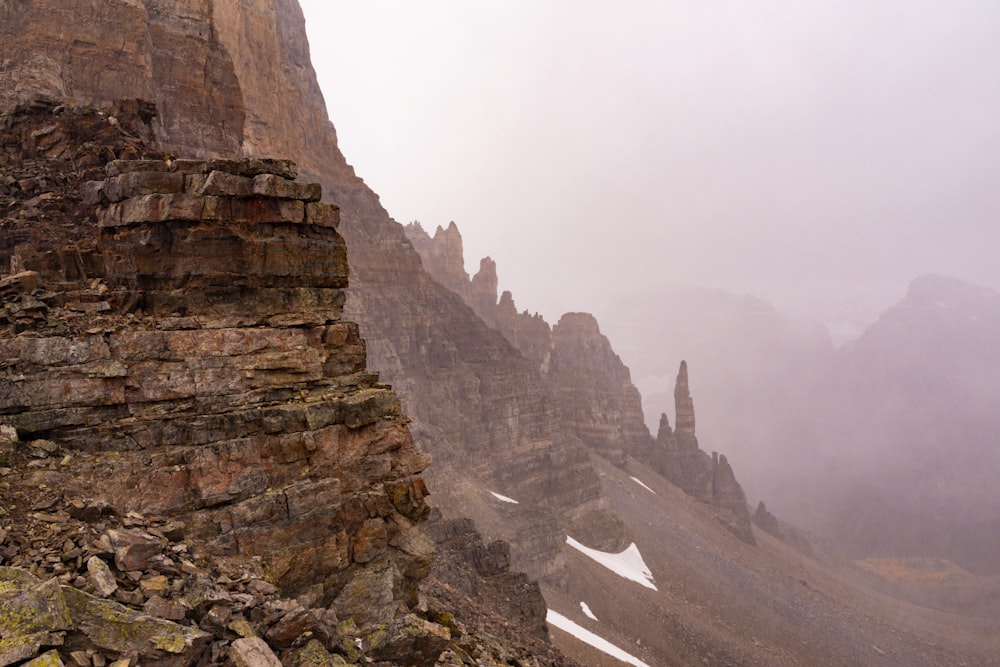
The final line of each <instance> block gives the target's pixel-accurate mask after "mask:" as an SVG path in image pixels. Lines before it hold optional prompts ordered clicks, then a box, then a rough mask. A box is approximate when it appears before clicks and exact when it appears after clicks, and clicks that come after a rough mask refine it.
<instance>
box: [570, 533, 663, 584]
mask: <svg viewBox="0 0 1000 667" xmlns="http://www.w3.org/2000/svg"><path fill="white" fill-rule="evenodd" d="M566 544H568V545H570V546H571V547H573V548H574V549H576V550H577V551H579V552H580V553H582V554H583V555H585V556H587V557H588V558H591V559H593V560H595V561H597V562H598V563H600V564H601V565H603V566H604V567H606V568H608V569H609V570H611V571H612V572H614V573H615V574H617V575H618V576H619V577H624V578H625V579H628V580H630V581H634V582H636V583H637V584H639V585H640V586H645V587H646V588H652V589H653V590H654V591H655V590H657V589H656V586H655V585H654V580H653V573H652V572H650V571H649V567H648V566H647V565H646V562H645V561H644V560H642V554H641V553H639V547H637V546H636V545H635V542H633V543H632V544H630V545H629V546H628V549H626V550H625V551H623V552H621V553H620V554H609V553H605V552H603V551H598V550H596V549H590V548H588V547H585V546H583V545H582V544H580V543H579V542H577V541H576V540H574V539H573V538H572V537H570V536H569V535H567V536H566Z"/></svg>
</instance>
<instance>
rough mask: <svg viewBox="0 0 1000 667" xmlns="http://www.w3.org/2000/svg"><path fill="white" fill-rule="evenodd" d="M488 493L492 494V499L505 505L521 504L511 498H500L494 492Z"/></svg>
mask: <svg viewBox="0 0 1000 667" xmlns="http://www.w3.org/2000/svg"><path fill="white" fill-rule="evenodd" d="M490 493H492V494H493V497H494V498H496V499H497V500H501V501H503V502H505V503H510V504H512V505H520V504H521V503H519V502H517V501H516V500H514V499H513V498H508V497H507V496H501V495H500V494H499V493H497V492H496V491H490Z"/></svg>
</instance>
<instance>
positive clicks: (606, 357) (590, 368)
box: [405, 223, 754, 546]
mask: <svg viewBox="0 0 1000 667" xmlns="http://www.w3.org/2000/svg"><path fill="white" fill-rule="evenodd" d="M405 229H406V233H407V235H408V237H409V238H410V239H411V241H412V242H413V244H414V248H416V249H417V250H418V251H419V252H420V253H421V258H422V260H423V262H424V264H425V266H426V267H427V268H428V270H429V271H430V272H431V273H432V274H433V275H434V276H435V277H436V278H438V279H439V280H440V281H441V282H442V284H445V285H447V286H449V288H450V289H452V291H454V292H455V293H456V294H458V295H460V296H462V297H463V299H465V300H466V303H467V304H468V305H469V306H470V307H472V308H473V309H475V310H476V312H477V313H478V314H479V315H480V316H481V317H482V318H483V319H484V320H485V321H487V322H490V323H491V324H493V326H495V327H496V330H497V331H499V332H501V333H502V334H503V335H504V337H506V338H507V339H508V340H509V341H510V342H511V343H512V344H513V345H515V346H517V347H518V349H520V350H521V352H522V353H523V354H524V355H525V356H527V357H528V358H530V359H532V360H533V361H534V362H535V363H536V364H537V365H538V368H539V370H540V372H541V373H542V374H543V376H544V378H545V380H546V382H547V384H548V385H549V387H550V388H551V390H552V392H553V394H554V395H555V400H556V413H557V414H556V417H557V424H558V428H559V429H560V430H562V431H563V432H566V433H568V434H570V435H571V436H572V437H573V438H575V439H577V440H579V441H580V442H582V443H583V444H585V445H586V446H587V447H588V448H589V449H590V450H591V451H593V452H595V453H597V454H599V455H601V456H603V457H605V458H608V459H610V460H612V461H613V462H615V463H616V464H617V465H619V466H622V465H625V463H626V462H627V460H628V459H629V458H633V459H636V460H638V461H641V462H643V463H646V464H648V465H650V466H651V467H652V468H653V469H654V470H656V471H657V472H659V473H660V474H662V475H663V476H664V477H666V478H667V479H668V480H669V481H671V482H673V483H674V484H676V485H677V486H679V487H681V488H682V489H683V490H684V491H685V492H687V493H688V494H690V495H692V496H694V497H695V498H698V499H699V500H701V501H702V502H705V503H708V504H711V505H713V506H715V507H718V508H719V509H720V510H721V511H722V513H721V515H720V519H721V520H722V521H723V522H724V523H725V524H726V525H727V526H729V527H730V528H731V530H732V531H733V532H734V533H735V534H737V535H738V536H739V537H740V538H741V539H743V540H745V541H747V542H750V543H751V544H752V543H753V542H754V538H753V532H752V528H751V523H750V513H749V509H748V508H747V506H746V496H745V494H744V493H743V489H742V487H741V486H740V484H739V482H737V481H736V477H735V475H734V473H733V470H732V467H731V466H730V465H729V462H728V461H727V460H726V457H725V456H719V455H718V454H716V453H713V454H712V455H711V456H709V455H708V454H707V453H706V452H704V451H702V450H701V449H700V448H699V446H698V439H697V437H696V436H695V413H694V401H693V400H692V398H691V393H690V389H689V387H688V372H687V363H686V362H681V367H680V371H679V373H678V376H677V383H676V387H675V391H674V397H675V411H676V419H677V424H678V426H677V431H676V432H674V430H673V429H671V428H670V424H669V421H668V420H667V417H666V415H663V417H662V419H661V422H660V431H659V433H658V435H657V438H656V440H655V441H654V440H653V438H652V436H651V435H650V433H649V430H648V429H647V428H646V425H645V423H644V419H643V412H642V397H641V396H640V395H639V391H638V390H637V389H636V388H635V386H634V385H633V384H632V380H631V377H630V374H629V370H628V368H627V367H626V366H625V365H624V364H623V363H622V361H621V359H620V358H619V356H618V355H617V354H615V351H614V349H613V348H612V347H611V343H610V341H609V340H608V339H607V337H606V336H604V335H603V334H602V333H601V331H600V327H599V325H598V323H597V320H596V319H595V318H594V316H593V315H590V314H589V313H567V314H565V315H563V316H562V318H560V320H559V322H558V323H557V324H556V325H555V326H554V327H552V328H550V327H549V325H548V323H546V322H545V320H544V319H543V318H542V317H540V316H539V315H537V314H535V315H529V314H528V312H527V311H524V312H522V313H518V312H517V309H516V308H515V307H514V301H513V298H512V297H511V295H510V293H509V292H505V293H504V294H503V295H502V296H501V298H500V300H499V302H498V301H497V295H496V289H497V288H496V265H495V264H494V263H493V262H492V260H489V258H487V259H485V260H483V262H482V264H481V266H480V272H479V273H477V274H476V276H474V277H473V278H471V279H470V278H469V276H468V274H467V273H466V272H465V268H464V266H465V262H464V258H463V257H462V254H461V253H462V237H461V234H460V233H459V231H458V228H457V226H456V225H455V223H451V225H449V227H448V229H447V230H444V229H442V228H441V227H438V229H437V231H436V233H435V234H434V236H433V237H431V236H429V235H428V234H427V233H426V232H425V231H424V229H423V227H421V226H420V224H419V223H411V224H409V225H407V226H406V228H405ZM623 546H624V545H623Z"/></svg>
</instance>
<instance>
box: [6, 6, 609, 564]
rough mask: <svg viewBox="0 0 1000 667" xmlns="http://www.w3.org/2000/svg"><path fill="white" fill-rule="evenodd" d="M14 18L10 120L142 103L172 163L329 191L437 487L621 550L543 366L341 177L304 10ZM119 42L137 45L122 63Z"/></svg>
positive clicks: (383, 356) (356, 297) (369, 333)
mask: <svg viewBox="0 0 1000 667" xmlns="http://www.w3.org/2000/svg"><path fill="white" fill-rule="evenodd" d="M4 11H5V12H6V16H5V18H6V19H7V20H6V21H5V22H4V24H3V28H2V29H3V30H4V31H5V32H4V39H3V42H2V43H3V53H2V55H3V62H4V63H5V64H4V65H3V67H4V68H5V69H4V72H5V76H3V77H0V103H10V102H13V101H15V100H21V99H25V98H27V97H28V96H30V95H31V94H34V93H38V92H42V93H46V94H58V95H59V96H60V97H63V98H70V99H73V100H75V101H76V102H77V103H102V102H104V101H106V100H109V99H114V98H119V97H143V98H145V99H150V100H152V101H153V102H155V103H156V108H157V109H158V110H159V116H158V117H157V118H156V119H154V120H153V129H154V130H155V132H156V136H157V138H158V140H159V141H160V143H161V146H162V148H163V150H166V151H170V152H171V153H174V154H176V155H178V156H184V157H200V158H206V157H212V156H215V155H219V154H229V153H231V152H232V151H234V150H236V151H239V152H243V153H244V154H256V155H261V154H263V155H269V154H277V155H285V156H288V157H290V158H292V159H294V160H295V161H296V162H297V163H298V164H299V166H300V169H301V171H302V173H303V175H305V176H307V177H309V178H315V179H316V180H318V181H319V182H320V183H322V185H323V188H324V191H325V193H326V196H327V197H329V198H331V199H332V200H335V201H337V203H338V205H339V206H340V207H341V220H342V224H341V227H340V230H341V232H342V233H343V234H344V237H345V239H346V240H347V243H348V245H349V247H350V249H351V252H350V257H349V261H350V263H351V274H352V287H351V290H350V293H349V298H348V300H347V303H346V306H345V312H346V314H347V316H348V317H350V318H351V319H352V320H354V321H357V322H358V323H359V324H360V325H361V327H362V329H363V331H364V335H365V339H366V340H367V342H368V355H369V359H370V361H371V363H372V365H373V366H376V367H378V368H379V369H380V371H381V372H382V373H383V377H384V378H385V379H386V380H388V381H389V382H391V383H392V384H393V385H394V386H395V387H396V388H397V390H398V391H399V393H400V396H401V398H402V401H403V404H404V406H405V408H406V412H407V414H408V415H410V416H412V417H413V426H412V432H413V434H414V437H415V438H416V439H417V441H418V444H419V445H420V446H421V447H422V448H424V449H425V450H426V451H429V452H430V453H431V454H433V455H434V457H435V459H436V460H437V462H438V464H437V465H436V466H435V468H434V470H433V471H432V472H431V473H430V474H431V475H432V476H434V478H435V481H437V482H438V483H439V484H453V485H454V480H455V479H456V478H457V477H458V475H456V473H455V468H456V467H457V468H459V469H460V470H461V476H462V478H463V479H466V478H468V479H479V480H481V482H480V483H481V484H482V485H489V486H491V487H494V488H501V489H504V490H505V491H507V492H508V493H510V494H511V495H517V496H519V497H521V498H524V499H525V500H529V501H537V502H539V503H541V505H542V506H543V507H545V508H548V509H547V510H545V511H546V512H548V513H549V514H548V516H547V518H544V519H542V522H543V523H545V524H551V525H553V526H563V525H566V524H567V522H568V523H569V524H574V525H578V526H579V527H578V529H577V531H576V532H577V534H580V535H582V536H587V535H591V536H593V538H594V540H595V544H597V545H604V546H611V545H613V544H616V543H617V541H619V540H620V539H621V535H622V529H621V527H620V525H618V524H617V520H616V519H615V518H614V517H612V516H610V515H609V514H608V513H607V512H606V511H605V510H604V508H603V500H602V499H601V494H600V491H599V483H598V479H597V475H596V473H595V472H594V470H593V468H592V466H591V465H590V464H589V461H588V454H587V452H586V450H585V449H584V448H583V447H582V446H581V445H580V444H579V443H578V442H576V441H575V440H574V439H572V438H568V437H566V436H565V434H563V433H561V432H559V431H558V429H556V428H555V427H554V420H553V418H554V415H555V409H556V406H555V405H554V402H553V397H552V394H551V392H550V390H549V388H548V387H547V385H546V383H545V382H544V380H543V379H542V378H541V376H540V375H539V373H538V371H537V368H536V366H535V364H533V363H532V362H531V361H530V360H528V359H525V358H524V357H523V356H522V355H520V354H519V353H518V352H517V350H516V349H515V348H513V347H512V346H511V345H510V344H509V343H508V342H507V341H506V340H504V338H503V337H502V336H500V335H499V334H497V333H496V332H495V331H493V330H492V329H490V328H489V327H488V326H487V325H486V324H484V323H483V322H482V320H480V319H479V318H478V317H476V315H475V314H474V313H473V312H472V311H471V310H469V309H468V308H467V307H466V306H465V305H464V304H463V303H462V301H461V299H459V298H458V297H457V296H455V295H454V294H453V293H452V292H451V291H449V290H447V289H445V288H444V287H442V286H441V285H440V284H439V283H438V282H437V281H435V280H434V279H432V278H431V277H430V275H428V274H427V273H426V271H424V270H423V268H422V265H421V261H420V258H419V256H418V255H417V253H416V252H414V250H413V248H412V246H411V244H410V242H409V241H408V240H407V239H406V236H405V235H404V233H403V230H402V228H401V227H400V226H399V225H398V224H396V223H395V222H393V221H392V220H391V219H390V218H389V216H388V214H387V213H386V212H385V210H384V209H383V208H382V207H381V205H380V204H379V202H378V197H377V196H376V195H375V194H374V193H372V192H371V190H369V189H368V188H367V187H366V186H365V185H364V183H363V182H362V181H361V180H360V179H359V178H357V177H356V176H355V175H354V173H353V170H351V168H350V167H348V166H347V164H346V161H345V160H344V158H343V156H342V155H341V154H340V151H339V149H338V148H337V145H336V134H335V132H334V130H333V126H332V125H331V124H330V122H329V120H328V119H327V118H326V114H325V109H324V104H323V99H322V95H321V94H320V91H319V88H318V86H317V84H316V80H315V75H314V73H313V71H312V68H311V66H310V65H309V62H308V53H307V48H306V39H305V31H304V21H303V18H302V14H301V10H300V9H299V7H298V5H297V3H296V2H294V0H261V1H254V2H251V1H250V0H242V1H225V2H224V1H223V0H217V1H213V2H210V1H208V0H202V1H196V0H191V1H190V2H186V3H182V4H177V3H172V4H171V3H164V2H157V1H156V0H148V1H143V2H135V1H128V2H126V1H125V0H120V1H118V2H115V1H112V0H104V1H98V0H94V1H92V2H79V3H72V4H71V5H70V6H66V5H65V4H58V3H48V2H36V3H16V4H13V5H11V4H9V3H8V4H6V5H5V6H4ZM122 41H124V42H127V43H128V44H129V45H134V46H130V47H129V48H128V49H126V50H125V51H122V49H121V48H120V43H121V42H122ZM65 44H70V47H69V48H64V46H65ZM60 45H62V46H60ZM112 63H113V66H112V65H111V64H112ZM108 67H110V68H111V69H110V70H108V69H107V68H108ZM106 71H112V72H115V73H116V75H115V76H113V77H111V76H107V75H106V74H105V72H106ZM203 86H205V87H207V88H206V89H210V90H211V91H212V92H211V95H209V96H208V97H206V95H205V94H204V90H203V89H202V87H203ZM471 488H472V485H471V484H470V485H469V489H471ZM616 526H617V527H616ZM522 528H524V527H518V526H513V525H506V524H502V523H498V524H497V529H498V530H499V531H501V532H500V533H499V534H498V535H497V536H499V537H506V538H508V539H511V541H512V542H514V543H515V544H522V545H523V546H524V547H525V548H524V549H516V550H515V553H516V554H518V556H517V558H522V559H526V560H522V561H518V562H517V564H518V565H519V566H521V567H528V568H529V570H530V571H532V572H534V573H536V574H545V575H548V576H553V577H557V578H558V577H559V576H561V575H560V574H559V571H560V567H561V566H560V564H559V557H558V554H557V552H558V550H559V542H558V539H555V538H553V537H551V536H550V537H546V538H544V539H542V538H541V537H540V536H536V538H532V537H531V535H532V534H533V532H535V531H533V530H529V529H523V530H522ZM558 530H559V529H558V528H557V529H556V531H558ZM525 541H527V543H526V542H525Z"/></svg>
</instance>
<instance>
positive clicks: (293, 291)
mask: <svg viewBox="0 0 1000 667" xmlns="http://www.w3.org/2000/svg"><path fill="white" fill-rule="evenodd" d="M267 169H273V170H275V171H280V172H281V174H275V175H274V177H275V178H281V179H284V178H285V175H289V174H291V173H293V172H294V168H293V167H292V166H291V165H289V164H288V163H287V162H282V161H268V160H250V161H246V162H243V161H239V160H236V161H213V162H208V163H205V162H198V161H190V160H185V161H181V160H174V161H169V162H168V161H163V162H156V161H155V160H146V161H137V163H136V164H135V165H124V164H121V163H114V165H113V166H112V167H111V168H110V169H109V173H114V174H116V175H114V176H109V177H108V178H107V179H106V180H105V181H104V182H103V184H102V185H101V186H100V187H97V188H91V189H90V191H92V192H94V191H97V192H102V193H105V195H104V199H103V201H105V202H107V203H106V205H105V206H104V208H102V209H101V210H99V211H98V212H97V217H98V218H99V219H102V220H106V219H108V217H109V216H114V215H116V213H115V211H122V212H123V213H122V215H121V219H120V225H115V226H104V227H103V228H101V229H100V231H98V229H99V228H98V227H97V226H93V225H92V226H90V227H89V229H90V231H91V233H92V234H93V235H94V236H95V237H97V239H96V240H97V241H98V243H96V244H94V245H87V242H86V239H84V240H83V242H82V243H81V245H80V246H76V247H71V248H69V249H68V250H69V251H70V252H79V253H84V254H86V256H87V257H88V260H87V262H83V263H79V264H75V265H67V264H65V263H64V262H61V261H60V262H56V261H52V260H51V259H50V258H51V257H53V256H55V253H58V252H63V250H62V249H59V248H58V246H56V245H55V239H51V240H50V241H49V243H51V247H52V248H53V250H52V251H51V254H46V255H40V254H39V253H38V252H37V250H36V249H34V248H24V247H21V246H19V247H17V248H15V250H14V261H15V263H17V264H18V265H22V266H24V267H25V268H26V269H27V270H29V271H33V272H34V273H32V274H30V275H31V276H37V279H36V280H34V282H32V281H28V280H21V281H20V282H19V283H17V284H16V286H15V287H16V289H14V291H13V293H12V295H11V296H9V297H8V298H7V299H8V302H9V301H10V300H11V299H16V300H17V301H18V303H22V302H23V301H24V299H25V298H27V297H30V296H31V294H43V292H42V290H48V292H45V293H44V294H51V296H45V298H46V301H45V302H41V305H42V307H43V308H44V309H45V319H44V320H39V321H35V322H34V324H33V325H32V328H31V330H30V331H28V330H26V329H25V330H23V331H22V333H23V335H21V336H16V337H15V336H13V333H14V331H15V327H14V325H13V324H11V323H9V322H7V323H4V322H0V367H2V369H3V370H4V379H2V380H0V419H2V421H3V423H4V424H5V425H7V426H8V427H13V428H14V429H16V432H17V433H18V434H20V435H21V436H23V438H25V439H27V440H29V441H31V440H37V439H38V435H37V434H39V433H44V434H45V438H46V441H51V442H52V443H53V445H54V447H55V448H56V451H64V452H68V453H69V454H70V456H69V457H67V458H66V461H65V463H64V464H63V465H62V466H60V467H59V468H57V469H54V470H53V471H52V473H51V475H50V478H48V479H47V482H48V484H49V485H50V486H57V487H58V488H60V489H63V490H64V491H65V492H66V493H70V494H73V495H74V496H75V497H80V498H86V499H87V503H89V504H91V505H96V506H103V507H107V508H109V509H110V510H111V511H114V512H116V513H117V514H119V515H121V516H124V515H126V514H128V513H129V512H137V513H139V514H140V515H158V516H167V517H175V518H177V519H181V520H182V521H183V522H184V523H185V524H186V526H187V529H186V531H185V534H186V536H187V538H188V539H191V540H193V541H194V543H195V545H196V546H195V547H194V551H195V555H196V556H204V557H212V558H217V557H222V556H224V557H236V558H241V557H242V558H254V557H259V558H266V559H267V561H268V567H269V572H270V574H271V576H273V577H274V578H275V580H276V581H278V582H280V584H281V585H282V586H283V588H284V589H285V590H286V591H293V592H294V591H296V590H299V589H304V588H308V587H314V586H315V585H316V584H318V583H319V584H324V589H325V590H326V591H327V597H328V598H329V599H330V600H332V599H333V598H334V597H335V596H336V595H337V594H338V591H340V590H341V589H343V588H344V587H345V586H347V585H349V584H350V581H351V580H352V577H353V576H354V573H355V572H358V571H359V568H362V567H364V566H365V565H366V564H367V563H369V562H370V561H372V560H375V559H379V560H380V561H381V562H384V563H386V564H387V569H386V571H387V572H390V573H391V578H390V579H389V581H388V584H389V588H388V589H387V590H388V591H389V593H388V597H386V598H385V599H384V600H381V602H382V603H384V607H383V608H382V609H381V610H380V611H379V612H378V613H379V615H380V616H381V617H384V618H392V617H394V615H396V614H397V613H402V612H403V611H405V610H406V609H407V608H408V606H409V605H410V604H412V602H413V601H414V600H415V595H414V591H415V589H416V585H417V582H418V581H419V580H420V578H421V577H422V576H424V575H425V574H426V571H427V569H428V567H429V561H430V556H431V551H432V550H431V549H429V548H424V547H422V546H421V544H422V543H421V538H420V536H419V531H420V528H419V525H418V522H419V521H421V520H422V519H423V517H424V516H426V513H427V505H426V502H425V496H426V495H427V490H426V487H425V486H424V485H423V482H422V480H420V478H419V476H418V475H419V473H420V472H421V471H422V470H423V469H424V468H425V467H426V465H427V463H428V457H427V456H426V455H424V454H423V453H421V452H420V451H419V450H417V449H416V448H415V447H414V444H413V442H412V439H411V437H410V434H409V432H408V430H407V427H406V424H407V420H406V419H405V418H404V417H403V415H402V411H401V406H400V403H399V400H398V398H397V397H396V395H395V394H394V393H393V392H392V390H391V389H389V388H388V387H387V386H385V385H383V384H380V383H379V382H378V378H377V375H376V374H374V373H369V372H367V371H366V370H365V345H364V342H363V341H362V340H361V338H360V336H359V331H358V328H357V326H356V325H354V324H353V323H350V322H345V321H342V320H341V314H342V307H343V303H344V297H343V288H344V287H346V285H347V273H348V272H347V262H346V252H345V248H344V243H343V239H342V238H341V237H340V235H339V234H338V233H337V232H336V230H335V229H334V228H333V227H332V226H329V225H324V226H319V225H311V224H309V223H307V222H306V221H305V220H304V209H305V204H306V203H307V202H306V199H314V198H315V188H313V187H301V188H300V187H299V186H298V184H292V183H291V182H289V183H284V182H283V181H277V182H278V183H281V185H278V186H273V183H274V181H271V183H272V186H273V187H279V188H284V190H283V191H282V192H281V193H279V194H282V195H283V197H281V198H278V197H268V196H264V195H260V194H253V195H248V196H239V195H228V196H227V195H205V194H200V193H198V192H197V191H195V190H192V189H190V188H197V187H203V186H204V184H199V183H198V182H197V181H195V180H190V181H189V180H183V183H184V185H183V191H182V192H173V190H175V189H176V188H177V187H178V183H180V182H182V181H179V180H178V179H177V178H169V177H171V176H177V175H182V174H187V173H191V174H197V173H206V174H208V176H209V177H210V178H211V177H212V176H213V175H215V174H220V173H224V174H227V175H229V176H231V177H232V178H250V177H254V178H256V179H258V181H259V182H264V183H267V182H269V181H266V180H260V179H261V176H267V175H268V174H267V173H266V170H267ZM207 182H208V181H206V183H207ZM220 183H221V181H220ZM272 186H268V187H272ZM143 188H145V191H143ZM237 189H238V188H237ZM218 191H220V192H221V191H222V188H221V186H220V190H218ZM293 195H294V196H298V197H300V198H299V199H290V198H289V197H290V196H293ZM112 199H115V200H119V201H117V202H112V201H111V200H112ZM293 205H298V213H297V214H296V216H295V217H294V218H293V219H288V217H287V211H289V210H292V209H294V206H293ZM290 206H291V207H292V208H289V207H290ZM283 212H284V213H283ZM36 231H37V230H36ZM91 242H93V239H92V240H91ZM8 284H10V285H12V286H14V285H15V283H14V282H13V281H8ZM29 289H30V290H32V291H31V293H28V292H27V290H29ZM44 294H43V296H44ZM73 301H80V302H83V303H97V304H103V305H102V306H101V307H100V308H91V309H82V310H74V309H72V308H70V307H69V306H70V304H71V302H73ZM423 539H424V541H426V538H423ZM164 544H165V540H164V539H163V538H161V537H156V536H154V535H151V534H149V533H146V532H143V531H140V530H137V529H117V530H112V531H110V532H109V545H108V546H109V549H111V550H112V551H113V553H114V557H115V564H116V567H117V569H118V570H119V571H121V572H133V571H142V570H146V569H148V568H150V567H154V566H157V567H158V566H159V565H157V564H158V563H160V562H166V561H164V559H165V558H167V557H168V556H167V554H165V553H164V552H163V545H164ZM161 578H162V577H161ZM155 582H156V577H153V578H148V577H147V578H145V579H143V581H142V589H143V590H145V591H146V592H147V594H148V595H152V594H153V593H156V594H157V595H161V594H164V593H165V591H164V590H161V589H162V586H161V587H160V588H156V589H155V590H154V588H153V587H152V586H153V584H154V583H155ZM105 583H106V585H104V586H103V588H104V589H105V591H106V592H107V591H109V590H110V589H111V588H112V586H111V583H112V582H105ZM126 593H127V592H126ZM126 593H123V595H126Z"/></svg>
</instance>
